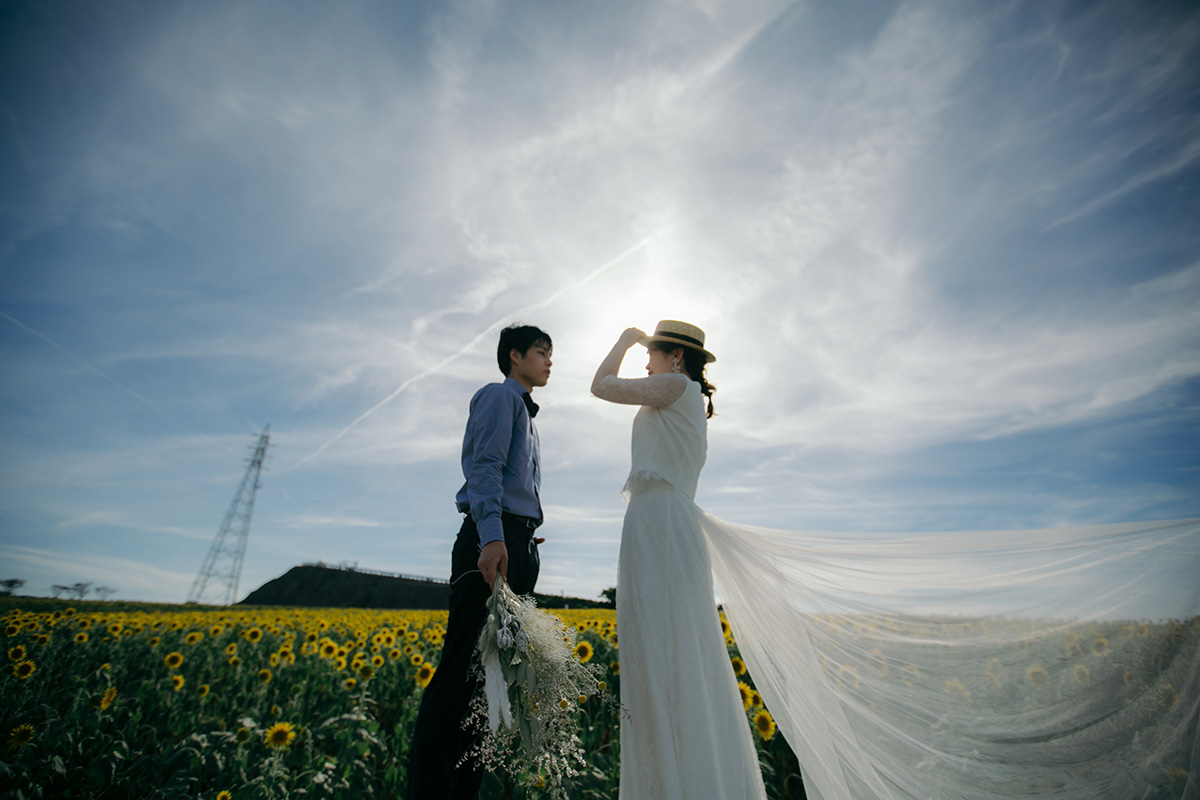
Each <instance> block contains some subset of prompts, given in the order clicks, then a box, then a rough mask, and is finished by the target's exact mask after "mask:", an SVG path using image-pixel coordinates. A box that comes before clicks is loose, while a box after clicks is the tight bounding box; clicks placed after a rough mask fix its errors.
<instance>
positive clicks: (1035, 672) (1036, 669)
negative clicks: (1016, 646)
mask: <svg viewBox="0 0 1200 800" xmlns="http://www.w3.org/2000/svg"><path fill="white" fill-rule="evenodd" d="M1025 677H1026V678H1028V679H1029V682H1030V683H1032V684H1033V685H1034V686H1035V687H1037V688H1038V689H1044V688H1046V687H1047V686H1048V685H1049V684H1050V673H1048V672H1046V668H1045V667H1043V666H1042V665H1041V664H1034V665H1033V666H1032V667H1030V668H1029V669H1027V670H1025Z"/></svg>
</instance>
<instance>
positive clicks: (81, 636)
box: [75, 631, 88, 644]
mask: <svg viewBox="0 0 1200 800" xmlns="http://www.w3.org/2000/svg"><path fill="white" fill-rule="evenodd" d="M87 640H88V635H87V634H86V633H84V632H83V631H80V632H79V633H77V634H75V644H83V643H84V642H86V641H87Z"/></svg>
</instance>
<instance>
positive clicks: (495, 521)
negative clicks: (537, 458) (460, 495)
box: [463, 384, 521, 545]
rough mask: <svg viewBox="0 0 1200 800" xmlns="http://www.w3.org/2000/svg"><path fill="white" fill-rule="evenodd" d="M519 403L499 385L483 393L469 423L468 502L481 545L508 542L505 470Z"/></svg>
mask: <svg viewBox="0 0 1200 800" xmlns="http://www.w3.org/2000/svg"><path fill="white" fill-rule="evenodd" d="M489 388H490V387H489ZM519 402H521V399H520V397H518V396H517V395H516V394H514V393H513V392H512V391H509V390H508V389H506V388H504V387H503V385H501V384H497V385H496V388H495V389H492V390H490V391H483V392H480V393H479V394H478V395H477V396H476V398H475V402H474V403H472V405H471V415H470V418H469V419H468V421H467V425H468V426H469V428H470V436H469V437H468V439H469V440H470V442H471V453H470V455H469V458H470V463H471V467H470V472H469V473H468V474H467V476H466V479H467V500H468V503H469V504H470V509H471V518H472V519H474V520H475V527H476V528H477V529H478V530H479V543H480V545H485V544H488V543H489V542H497V541H498V542H502V541H504V526H503V524H502V523H501V520H500V514H501V512H502V511H503V510H504V467H505V464H507V462H508V454H509V450H510V448H511V447H512V436H513V416H514V412H515V408H514V405H515V404H516V403H519ZM463 455H464V456H467V455H468V454H466V453H464V454H463Z"/></svg>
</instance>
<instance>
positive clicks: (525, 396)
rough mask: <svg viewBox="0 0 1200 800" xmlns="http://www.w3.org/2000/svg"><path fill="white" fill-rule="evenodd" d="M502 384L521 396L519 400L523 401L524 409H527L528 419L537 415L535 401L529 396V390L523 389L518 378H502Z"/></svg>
mask: <svg viewBox="0 0 1200 800" xmlns="http://www.w3.org/2000/svg"><path fill="white" fill-rule="evenodd" d="M504 385H505V386H507V387H508V388H510V389H512V390H513V391H514V392H516V393H517V394H518V395H520V396H521V400H522V401H523V402H524V403H525V408H526V410H528V411H529V417H530V419H532V418H533V417H536V416H537V412H538V408H539V406H538V404H537V403H535V402H533V398H532V397H531V396H530V394H529V392H527V391H525V387H524V386H522V385H521V382H520V381H519V380H517V379H516V378H506V379H505V380H504Z"/></svg>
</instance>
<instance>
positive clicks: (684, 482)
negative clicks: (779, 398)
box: [595, 375, 1200, 800]
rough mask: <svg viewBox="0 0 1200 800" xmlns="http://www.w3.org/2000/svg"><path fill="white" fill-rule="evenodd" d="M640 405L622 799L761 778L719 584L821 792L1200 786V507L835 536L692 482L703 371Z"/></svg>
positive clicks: (1197, 791)
mask: <svg viewBox="0 0 1200 800" xmlns="http://www.w3.org/2000/svg"><path fill="white" fill-rule="evenodd" d="M595 391H596V394H597V396H600V397H602V398H604V399H607V400H611V401H613V402H622V403H637V404H641V405H643V408H642V409H641V410H640V411H639V412H638V414H637V417H636V418H635V421H634V428H633V469H632V471H631V474H630V477H629V480H628V482H627V484H626V492H627V497H628V500H629V506H628V509H627V512H626V517H625V526H624V531H623V534H622V540H621V554H620V562H619V570H620V571H619V576H618V589H617V620H618V623H617V630H618V635H619V637H620V640H619V641H620V650H619V652H620V660H621V692H622V703H623V705H625V707H626V709H627V711H628V716H627V717H626V718H625V719H624V720H623V722H622V727H621V791H620V797H621V800H639V799H640V798H646V800H671V799H673V798H689V799H692V798H704V799H705V800H708V799H709V798H711V799H713V800H719V799H720V798H737V799H738V800H742V799H743V798H761V797H763V796H764V793H763V788H762V782H761V778H760V777H759V775H758V766H757V763H756V760H755V756H754V746H753V740H752V739H751V738H750V736H751V734H750V730H749V723H748V721H747V719H746V715H745V714H744V713H743V711H742V706H741V703H740V700H739V695H738V693H737V687H736V681H735V679H734V676H733V672H732V669H731V667H730V665H729V659H728V657H727V653H726V649H725V644H724V641H723V638H722V636H721V631H720V629H719V620H718V617H717V612H716V608H715V605H714V599H713V583H712V577H711V576H712V575H715V578H716V588H717V590H718V592H719V597H720V600H721V602H722V604H723V606H724V609H725V613H726V616H727V617H728V618H729V621H730V624H731V625H732V628H733V632H734V635H735V636H736V637H737V642H738V647H739V651H740V653H741V655H742V657H743V659H744V660H745V662H746V664H747V666H748V667H749V672H750V676H751V677H752V679H753V681H754V683H755V686H756V688H757V689H758V690H759V692H760V693H761V694H762V696H763V699H764V701H765V703H766V706H767V708H768V709H769V710H770V711H771V713H772V715H773V716H774V718H775V721H776V723H777V724H778V726H779V731H780V733H781V734H782V735H783V736H784V737H785V738H786V740H787V742H788V744H789V745H790V746H791V748H792V749H793V750H794V751H795V753H796V756H797V758H798V759H799V762H800V766H801V771H802V773H803V779H804V785H805V791H806V794H807V796H808V797H809V798H812V800H874V799H875V798H878V799H879V800H941V799H943V798H944V800H962V799H964V798H965V799H969V800H1009V799H1010V798H1017V797H1038V798H1057V799H1058V800H1066V799H1067V798H1071V799H1072V800H1075V799H1076V798H1077V799H1078V800H1095V799H1096V798H1113V800H1128V799H1130V798H1140V799H1141V800H1151V798H1155V799H1157V798H1161V799H1162V800H1166V799H1167V798H1172V799H1174V798H1185V799H1186V798H1200V774H1198V773H1200V734H1198V720H1200V520H1194V519H1193V520H1174V521H1164V522H1143V523H1122V524H1115V525H1093V526H1084V527H1071V528H1051V529H1045V530H1025V531H987V532H980V531H969V532H950V533H921V534H912V533H910V534H832V533H815V532H806V531H782V530H774V529H766V528H757V527H750V526H743V525H735V524H732V523H728V522H725V521H722V520H719V519H716V518H715V517H712V516H711V515H708V514H706V513H704V512H703V511H702V510H700V509H699V508H697V507H696V506H695V505H694V503H693V498H694V496H695V491H696V484H697V480H698V477H699V474H700V470H701V468H702V467H703V465H704V460H705V454H706V437H705V428H706V420H705V417H704V404H703V399H702V397H701V395H700V392H699V385H698V384H696V383H694V382H692V381H690V380H688V379H686V378H685V377H684V376H680V375H655V376H651V377H650V378H645V379H640V380H621V379H618V378H615V377H608V378H604V379H603V380H602V381H601V382H600V383H599V384H597V386H596V390H595Z"/></svg>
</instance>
